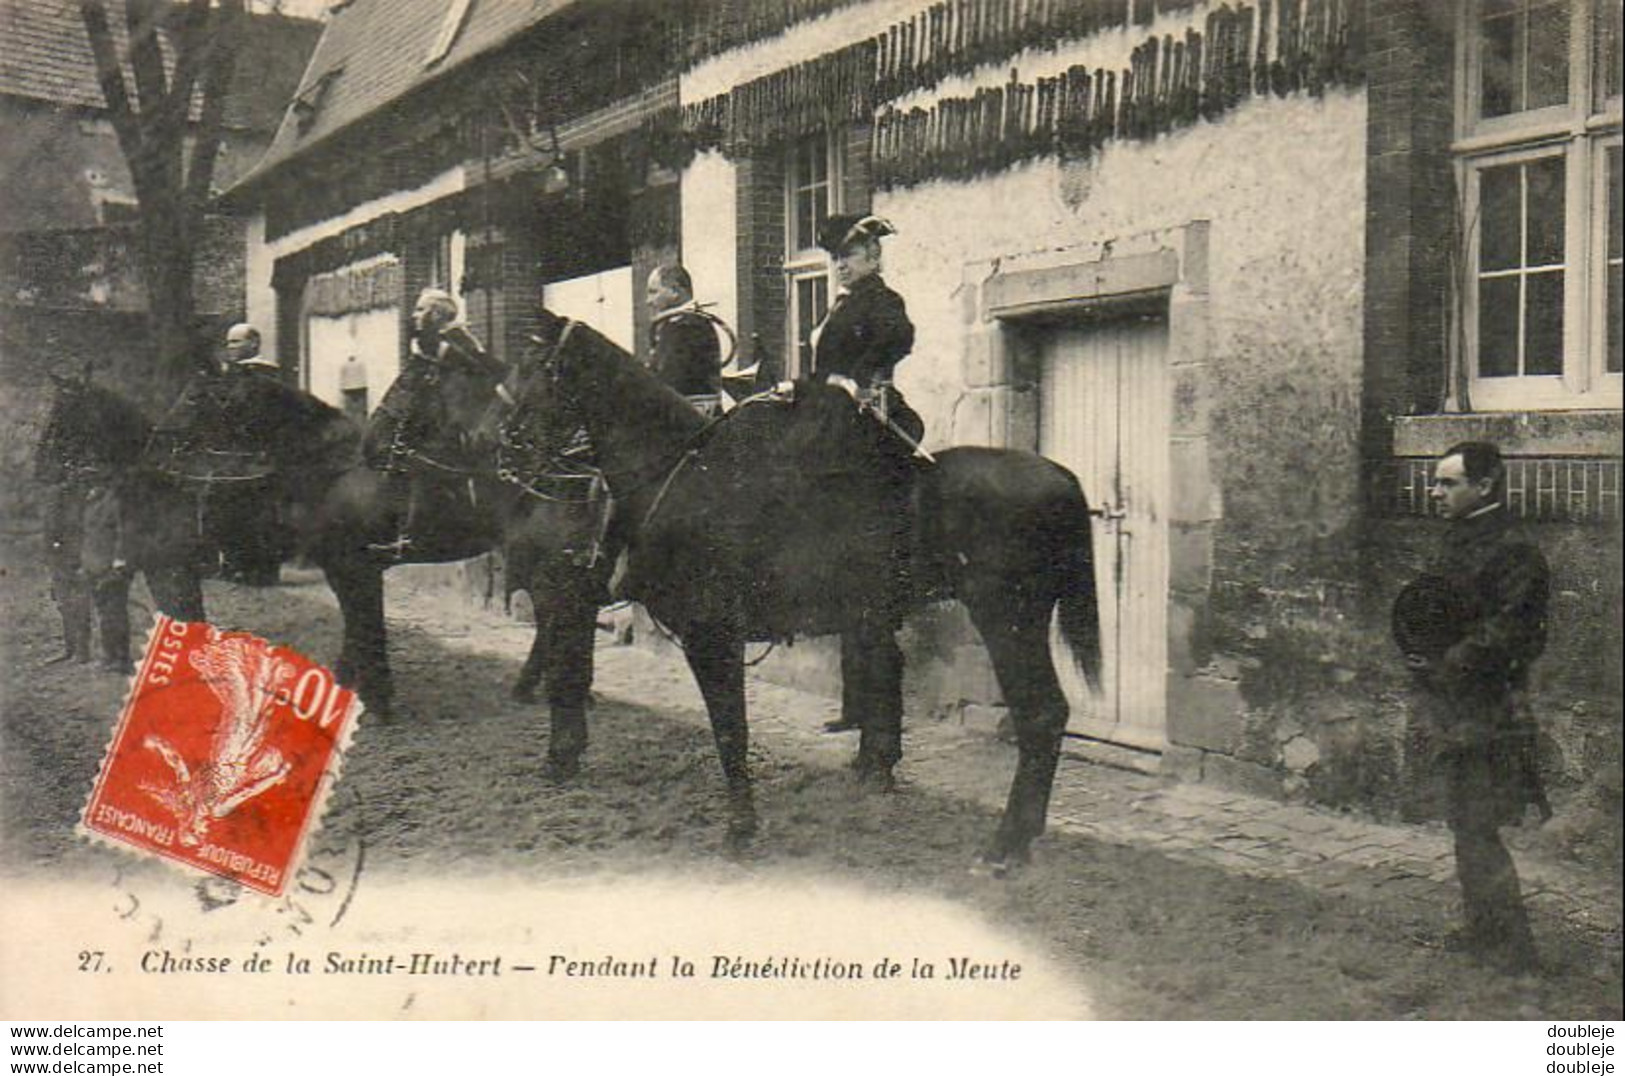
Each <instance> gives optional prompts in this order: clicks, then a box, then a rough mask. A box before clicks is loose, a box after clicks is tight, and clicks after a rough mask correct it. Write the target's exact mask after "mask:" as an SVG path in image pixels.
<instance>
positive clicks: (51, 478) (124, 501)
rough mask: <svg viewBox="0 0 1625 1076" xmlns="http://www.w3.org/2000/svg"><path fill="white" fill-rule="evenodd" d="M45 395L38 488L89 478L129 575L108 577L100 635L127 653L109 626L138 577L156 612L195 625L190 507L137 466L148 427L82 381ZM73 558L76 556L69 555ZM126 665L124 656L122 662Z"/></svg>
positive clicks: (195, 553) (152, 472)
mask: <svg viewBox="0 0 1625 1076" xmlns="http://www.w3.org/2000/svg"><path fill="white" fill-rule="evenodd" d="M51 381H52V385H53V390H54V391H53V393H52V398H51V404H50V408H49V410H48V412H47V415H46V419H45V423H44V427H43V431H42V433H41V435H40V441H39V444H38V446H37V448H36V454H35V473H36V477H38V478H39V479H40V480H41V481H44V482H47V483H50V484H54V485H57V484H62V483H66V482H72V481H74V480H75V475H76V474H79V475H83V474H85V473H90V472H94V473H96V474H97V475H99V476H100V480H105V481H107V482H108V483H109V484H110V486H111V488H112V490H113V493H114V496H115V497H116V498H117V504H118V516H119V523H118V531H119V545H120V549H119V551H118V555H120V556H121V557H122V559H123V560H124V561H125V563H126V564H127V565H128V566H129V569H130V570H129V572H119V573H115V574H114V575H113V576H112V577H110V580H109V586H110V588H111V589H110V590H109V592H108V594H107V596H108V597H109V598H111V599H112V600H111V601H110V602H109V603H108V605H107V606H106V607H105V612H104V615H103V631H104V632H107V631H109V630H112V631H115V632H117V633H118V635H119V636H120V637H121V638H122V639H123V648H124V649H125V650H126V651H127V650H128V636H129V627H128V621H127V619H126V620H125V621H123V622H122V624H111V623H109V622H108V618H110V617H112V616H118V617H126V618H127V616H128V613H127V611H126V610H127V608H128V600H129V589H130V584H131V582H132V578H133V576H134V574H136V573H140V574H141V575H143V576H144V577H145V578H146V582H147V590H148V591H149V593H150V594H151V595H152V600H153V603H154V604H155V605H156V606H157V608H158V610H159V611H160V612H163V613H165V614H167V615H169V616H172V617H175V618H176V619H179V620H202V619H203V616H204V610H203V589H202V586H201V584H200V582H199V573H198V566H199V560H200V556H201V555H202V552H203V550H202V543H201V542H200V540H199V536H198V528H197V505H196V502H195V500H194V498H193V497H192V496H191V495H190V494H189V493H188V491H187V490H186V489H184V488H183V487H182V486H181V485H180V484H178V483H177V482H175V481H174V480H173V479H171V478H170V477H168V476H166V475H164V474H163V473H161V472H160V471H158V470H157V469H155V468H152V467H149V466H146V465H145V463H144V461H143V453H144V451H145V448H146V445H147V442H148V440H149V439H150V437H151V435H152V428H153V426H152V422H151V421H150V420H149V419H148V418H147V416H146V414H145V413H144V412H143V411H142V410H141V408H140V407H139V406H137V405H136V404H135V403H133V402H132V401H130V400H127V399H125V398H124V397H123V396H121V395H119V394H118V393H117V392H115V391H113V390H112V389H109V388H107V387H105V386H103V385H98V384H95V383H93V382H92V381H91V379H90V376H89V374H88V372H87V374H86V375H85V376H83V377H69V376H62V375H58V374H52V375H51ZM75 556H77V553H76V552H75ZM123 657H124V659H125V660H127V659H128V654H127V653H126V654H125V655H123Z"/></svg>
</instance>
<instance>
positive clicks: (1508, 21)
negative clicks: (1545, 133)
mask: <svg viewBox="0 0 1625 1076" xmlns="http://www.w3.org/2000/svg"><path fill="white" fill-rule="evenodd" d="M1478 60H1479V69H1480V75H1479V111H1480V114H1481V115H1483V116H1484V117H1486V118H1488V117H1493V116H1505V115H1507V114H1509V113H1512V112H1524V111H1527V110H1529V109H1532V108H1546V107H1548V106H1551V105H1560V104H1563V103H1564V102H1565V101H1567V100H1568V97H1569V4H1568V0H1515V2H1510V3H1508V2H1500V0H1486V2H1485V3H1484V4H1483V5H1482V6H1481V8H1480V12H1479V56H1478Z"/></svg>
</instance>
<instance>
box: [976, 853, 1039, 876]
mask: <svg viewBox="0 0 1625 1076" xmlns="http://www.w3.org/2000/svg"><path fill="white" fill-rule="evenodd" d="M1031 862H1032V854H1031V853H1029V852H983V853H982V854H981V855H980V856H978V857H977V859H976V862H975V863H973V864H971V868H970V872H971V874H972V876H974V877H977V878H997V879H1000V880H1003V879H1005V878H1009V877H1010V876H1011V875H1013V874H1015V873H1016V872H1017V871H1019V870H1020V869H1021V868H1022V867H1025V866H1027V865H1028V864H1029V863H1031Z"/></svg>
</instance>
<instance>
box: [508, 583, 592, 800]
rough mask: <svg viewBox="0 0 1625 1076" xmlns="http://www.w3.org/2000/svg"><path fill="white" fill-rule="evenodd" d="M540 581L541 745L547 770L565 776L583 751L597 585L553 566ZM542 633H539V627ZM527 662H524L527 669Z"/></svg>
mask: <svg viewBox="0 0 1625 1076" xmlns="http://www.w3.org/2000/svg"><path fill="white" fill-rule="evenodd" d="M555 568H556V570H554V571H551V572H548V573H547V576H548V577H547V579H546V580H545V582H544V587H545V589H544V590H542V591H541V593H543V594H545V595H546V598H545V603H546V604H547V605H548V606H549V607H550V608H549V609H548V611H547V612H546V613H545V614H543V613H541V612H538V613H537V620H536V642H535V645H534V646H533V647H532V650H531V655H532V660H536V657H535V655H536V652H537V650H538V649H540V650H541V652H542V654H543V659H542V660H543V661H545V663H546V673H547V708H548V713H549V719H550V722H551V726H552V727H551V731H550V735H549V737H548V744H547V765H548V769H549V771H550V772H551V773H552V774H554V775H555V776H558V777H569V776H572V775H574V774H575V773H576V771H577V770H578V769H580V766H581V756H582V754H583V753H584V752H585V751H586V750H587V698H588V695H589V694H590V693H591V691H592V663H593V645H594V642H595V639H594V635H593V633H594V632H595V631H596V630H597V624H598V593H599V586H598V583H597V580H596V579H595V578H594V577H593V575H592V573H591V572H589V571H588V570H586V569H585V568H581V567H578V566H576V565H574V564H570V563H567V562H566V563H561V564H559V565H556V566H555ZM544 624H545V625H546V631H545V633H544V631H543V625H544ZM529 664H530V662H528V661H527V662H526V666H527V669H528V667H529Z"/></svg>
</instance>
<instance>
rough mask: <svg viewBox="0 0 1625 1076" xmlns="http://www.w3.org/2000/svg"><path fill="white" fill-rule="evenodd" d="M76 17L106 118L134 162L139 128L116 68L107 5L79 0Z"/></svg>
mask: <svg viewBox="0 0 1625 1076" xmlns="http://www.w3.org/2000/svg"><path fill="white" fill-rule="evenodd" d="M79 15H80V17H81V18H82V19H83V20H84V23H85V34H86V36H88V37H89V38H90V54H91V56H93V57H94V58H95V60H96V81H97V82H98V83H99V84H100V85H101V88H102V98H103V99H104V100H105V101H106V102H107V118H108V119H109V120H111V121H112V123H113V130H114V132H115V133H116V134H117V135H118V141H119V148H120V149H122V150H123V151H124V158H125V160H127V161H135V160H136V159H138V158H139V157H140V156H141V153H142V138H141V126H140V124H138V123H137V122H136V117H135V113H134V112H133V111H132V109H131V107H130V90H129V87H128V86H126V85H125V84H124V69H123V68H122V67H121V66H120V65H119V59H118V46H117V45H116V44H115V43H114V41H113V28H112V25H111V24H110V23H109V21H108V18H107V5H106V4H105V3H104V2H103V0H82V2H81V3H80V4H79Z"/></svg>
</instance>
